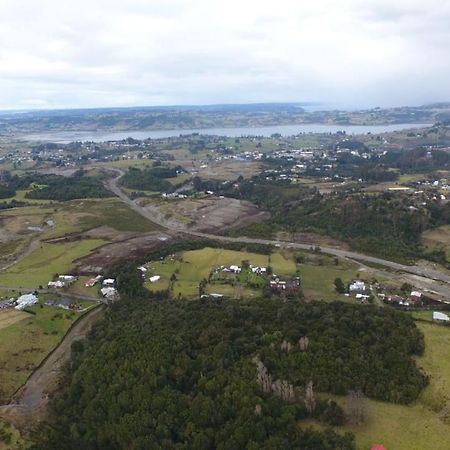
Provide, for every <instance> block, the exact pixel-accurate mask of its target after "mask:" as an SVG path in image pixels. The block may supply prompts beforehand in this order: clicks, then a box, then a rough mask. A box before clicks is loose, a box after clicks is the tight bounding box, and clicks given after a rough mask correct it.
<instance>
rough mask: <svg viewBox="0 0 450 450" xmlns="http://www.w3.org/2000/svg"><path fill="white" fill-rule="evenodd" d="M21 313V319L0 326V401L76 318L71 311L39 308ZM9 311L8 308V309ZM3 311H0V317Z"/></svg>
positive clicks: (19, 382)
mask: <svg viewBox="0 0 450 450" xmlns="http://www.w3.org/2000/svg"><path fill="white" fill-rule="evenodd" d="M30 309H31V310H32V311H34V312H35V313H36V314H35V315H34V314H30V313H26V312H21V314H22V319H21V320H18V321H15V322H14V323H11V324H9V326H6V327H3V328H1V329H0V379H1V380H2V382H1V384H0V399H1V400H2V403H4V402H5V401H7V400H8V398H9V397H10V396H11V395H12V394H13V393H14V392H15V391H16V389H18V388H19V387H20V386H21V385H22V384H23V383H24V382H25V380H26V379H27V377H28V376H29V375H30V373H31V372H32V371H33V370H34V369H35V368H36V367H37V366H38V365H39V363H40V362H41V361H42V360H43V358H45V356H46V355H47V354H48V353H49V351H50V350H51V349H53V348H54V347H55V346H56V345H57V344H58V342H59V341H60V340H61V338H62V337H63V335H64V334H65V332H66V331H67V329H68V328H69V326H70V325H71V324H72V323H73V321H74V320H75V319H76V317H78V314H76V313H74V312H69V311H64V310H61V309H56V308H51V307H49V306H44V305H42V307H41V306H40V305H36V306H33V307H32V308H30ZM11 312H12V311H11ZM5 313H7V314H6V316H8V315H9V314H8V313H10V311H0V320H1V317H2V315H4V314H5Z"/></svg>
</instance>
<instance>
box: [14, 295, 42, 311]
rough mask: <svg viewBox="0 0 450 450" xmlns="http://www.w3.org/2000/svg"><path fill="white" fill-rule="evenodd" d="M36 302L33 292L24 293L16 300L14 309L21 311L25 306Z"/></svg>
mask: <svg viewBox="0 0 450 450" xmlns="http://www.w3.org/2000/svg"><path fill="white" fill-rule="evenodd" d="M37 302H38V298H37V297H36V295H34V294H25V295H21V296H20V297H19V298H18V299H17V300H16V303H17V305H16V309H17V310H19V311H21V310H22V309H25V308H26V307H27V306H32V305H35V304H36V303H37Z"/></svg>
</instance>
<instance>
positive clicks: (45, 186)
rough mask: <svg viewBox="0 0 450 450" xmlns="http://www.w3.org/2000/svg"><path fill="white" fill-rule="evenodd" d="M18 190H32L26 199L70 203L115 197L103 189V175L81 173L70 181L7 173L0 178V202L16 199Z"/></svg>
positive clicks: (62, 178)
mask: <svg viewBox="0 0 450 450" xmlns="http://www.w3.org/2000/svg"><path fill="white" fill-rule="evenodd" d="M17 189H31V190H30V191H29V192H27V193H26V195H25V197H26V198H31V199H42V200H56V201H61V202H63V201H68V200H74V199H78V198H105V197H112V196H113V194H112V193H111V192H110V191H108V190H107V189H106V188H105V187H104V185H103V177H102V176H100V175H87V174H86V172H85V171H83V170H78V171H77V172H75V173H74V174H73V175H72V176H70V177H64V176H62V175H54V174H42V173H36V172H30V173H27V174H25V175H23V176H20V177H19V176H17V175H11V173H10V172H3V173H2V174H1V176H0V198H8V197H12V196H14V195H16V191H17Z"/></svg>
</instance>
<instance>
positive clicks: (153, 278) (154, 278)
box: [149, 275, 161, 283]
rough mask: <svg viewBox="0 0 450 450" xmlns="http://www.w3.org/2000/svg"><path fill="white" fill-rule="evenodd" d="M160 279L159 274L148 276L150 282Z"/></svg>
mask: <svg viewBox="0 0 450 450" xmlns="http://www.w3.org/2000/svg"><path fill="white" fill-rule="evenodd" d="M160 279H161V276H160V275H153V276H152V277H150V278H149V280H150V283H156V282H157V281H159V280H160Z"/></svg>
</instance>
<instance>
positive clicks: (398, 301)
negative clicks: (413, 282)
mask: <svg viewBox="0 0 450 450" xmlns="http://www.w3.org/2000/svg"><path fill="white" fill-rule="evenodd" d="M379 297H380V298H382V299H383V301H384V302H385V303H388V304H391V305H395V306H402V307H410V306H412V307H414V306H422V300H423V299H422V293H421V292H419V291H411V293H410V294H409V295H404V296H402V295H398V294H379Z"/></svg>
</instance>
